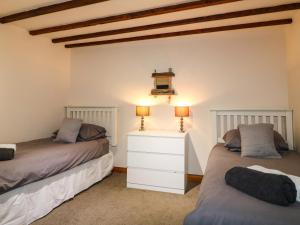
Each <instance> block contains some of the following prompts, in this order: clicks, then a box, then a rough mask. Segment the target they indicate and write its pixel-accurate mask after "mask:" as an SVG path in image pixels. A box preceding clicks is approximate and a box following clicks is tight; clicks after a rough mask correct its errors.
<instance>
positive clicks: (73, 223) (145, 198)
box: [33, 173, 199, 225]
mask: <svg viewBox="0 0 300 225" xmlns="http://www.w3.org/2000/svg"><path fill="white" fill-rule="evenodd" d="M198 192H199V186H194V187H193V188H190V190H189V191H188V193H186V194H185V195H176V194H169V193H161V192H154V191H145V190H137V189H127V188H126V175H125V174H118V173H115V174H113V175H111V176H109V177H108V178H106V179H105V180H103V181H101V182H99V183H97V184H95V185H94V186H92V187H91V188H89V189H88V190H86V191H84V192H82V193H80V194H79V195H77V196H76V197H75V198H74V199H72V200H70V201H68V202H65V203H64V204H63V205H61V206H59V207H58V208H56V209H54V210H53V211H52V212H51V213H50V214H48V215H47V216H46V217H44V218H42V219H40V220H38V221H36V222H34V223H33V225H142V224H143V225H176V224H182V222H183V219H184V217H185V215H187V213H189V212H190V211H192V210H193V208H194V207H195V204H196V201H197V196H198Z"/></svg>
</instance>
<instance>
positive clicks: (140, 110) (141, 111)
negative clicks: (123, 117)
mask: <svg viewBox="0 0 300 225" xmlns="http://www.w3.org/2000/svg"><path fill="white" fill-rule="evenodd" d="M135 111H136V116H140V117H141V127H140V129H139V131H144V130H145V127H144V116H149V115H150V107H149V106H136V110H135Z"/></svg>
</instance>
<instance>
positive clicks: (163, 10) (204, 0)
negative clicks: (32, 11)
mask: <svg viewBox="0 0 300 225" xmlns="http://www.w3.org/2000/svg"><path fill="white" fill-rule="evenodd" d="M237 1H242V0H198V1H191V2H186V3H181V4H177V5H170V6H164V7H159V8H153V9H147V10H143V11H138V12H132V13H126V14H120V15H116V16H108V17H102V18H97V19H91V20H86V21H82V22H76V23H70V24H65V25H59V26H53V27H46V28H42V29H37V30H31V31H29V33H30V34H31V35H40V34H45V33H52V32H58V31H64V30H72V29H77V28H82V27H88V26H95V25H99V24H107V23H114V22H120V21H126V20H132V19H138V18H144V17H149V16H157V15H162V14H167V13H173V12H179V11H184V10H190V9H196V8H203V7H208V6H213V5H219V4H224V3H231V2H237Z"/></svg>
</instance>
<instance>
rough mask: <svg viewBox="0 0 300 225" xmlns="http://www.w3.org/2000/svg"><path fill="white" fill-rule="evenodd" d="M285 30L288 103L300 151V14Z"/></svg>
mask: <svg viewBox="0 0 300 225" xmlns="http://www.w3.org/2000/svg"><path fill="white" fill-rule="evenodd" d="M293 19H294V22H293V24H292V25H291V26H289V28H288V29H287V46H288V47H287V59H288V69H289V103H290V107H291V108H292V109H293V110H294V130H295V144H296V148H297V150H298V151H299V149H300V13H299V12H298V13H297V14H296V15H295V16H294V18H293Z"/></svg>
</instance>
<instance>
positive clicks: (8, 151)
mask: <svg viewBox="0 0 300 225" xmlns="http://www.w3.org/2000/svg"><path fill="white" fill-rule="evenodd" d="M14 155H15V150H14V149H13V148H0V161H6V160H11V159H13V158H14Z"/></svg>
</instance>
